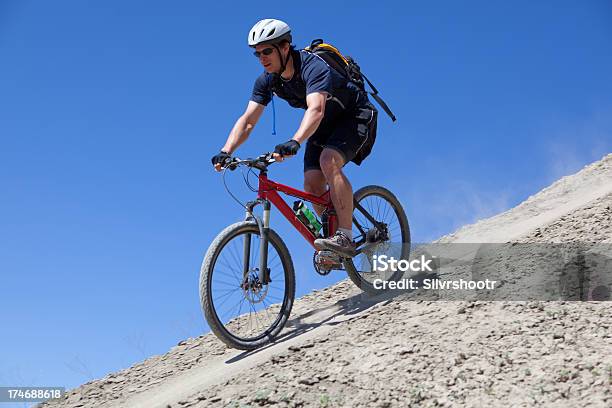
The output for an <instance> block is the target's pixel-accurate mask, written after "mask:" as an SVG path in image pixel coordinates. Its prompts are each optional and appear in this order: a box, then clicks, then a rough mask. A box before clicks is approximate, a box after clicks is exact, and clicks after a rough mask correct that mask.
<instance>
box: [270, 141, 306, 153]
mask: <svg viewBox="0 0 612 408" xmlns="http://www.w3.org/2000/svg"><path fill="white" fill-rule="evenodd" d="M298 150H300V144H299V143H298V142H297V141H295V140H293V139H291V140H289V141H287V142H285V143H281V144H279V145H276V147H275V148H274V153H278V154H280V155H281V156H295V155H296V154H297V152H298Z"/></svg>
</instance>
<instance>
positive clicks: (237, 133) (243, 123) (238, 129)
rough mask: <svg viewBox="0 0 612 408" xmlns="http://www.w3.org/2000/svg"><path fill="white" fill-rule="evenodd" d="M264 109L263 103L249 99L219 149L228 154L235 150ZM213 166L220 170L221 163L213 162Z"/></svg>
mask: <svg viewBox="0 0 612 408" xmlns="http://www.w3.org/2000/svg"><path fill="white" fill-rule="evenodd" d="M264 109H265V106H264V105H261V104H259V103H257V102H253V101H249V104H248V105H247V108H246V110H245V111H244V113H243V114H242V116H240V117H239V118H238V120H237V121H236V123H235V124H234V127H233V128H232V131H231V132H230V134H229V136H228V137H227V141H226V142H225V145H224V146H223V148H222V149H221V151H222V152H225V153H227V154H229V155H231V154H232V153H233V152H235V151H236V149H238V147H239V146H240V145H241V144H243V143H244V142H245V140H247V139H248V138H249V135H250V134H251V131H252V130H253V128H254V127H255V125H256V124H257V121H258V120H259V118H260V117H261V114H262V113H263V111H264ZM220 154H221V153H220ZM220 154H219V155H220ZM219 155H217V156H219ZM217 156H215V157H217ZM215 157H213V163H215ZM226 157H227V156H226ZM214 166H215V170H217V171H221V163H216V164H214Z"/></svg>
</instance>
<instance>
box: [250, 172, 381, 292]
mask: <svg viewBox="0 0 612 408" xmlns="http://www.w3.org/2000/svg"><path fill="white" fill-rule="evenodd" d="M279 192H281V193H284V194H287V195H289V196H292V197H296V198H299V199H302V200H304V201H308V202H310V203H312V204H315V205H319V206H321V207H323V208H324V210H323V216H322V217H321V218H322V221H323V222H322V223H323V228H324V229H323V231H324V235H326V237H327V236H332V235H334V234H335V232H336V229H337V228H338V225H337V224H338V220H337V218H338V217H337V215H336V211H335V210H334V205H333V203H332V200H331V196H330V191H329V190H328V191H326V192H325V193H324V194H322V195H320V196H317V195H314V194H310V193H307V192H305V191H301V190H297V189H295V188H293V187H289V186H286V185H284V184H281V183H277V182H275V181H272V180H270V179H268V174H267V171H266V170H264V169H260V173H259V188H258V191H257V200H255V201H251V202H249V203H248V204H247V218H248V217H252V218H254V219H255V220H257V223H258V224H259V228H260V234H261V245H260V264H259V273H258V275H259V279H260V282H262V283H263V284H267V283H269V282H270V281H269V278H270V276H269V272H270V271H269V268H268V267H267V266H268V231H269V230H270V203H272V204H273V205H274V206H275V207H276V208H277V209H278V210H279V211H280V212H281V214H283V216H284V217H285V218H286V219H287V221H289V222H290V223H291V225H293V227H294V228H295V229H297V230H298V232H299V233H300V234H302V236H303V237H304V238H305V239H306V241H308V243H309V244H310V245H311V246H312V247H313V248H314V249H315V250H316V249H317V248H316V247H315V245H314V241H315V239H317V237H316V236H315V235H314V234H313V233H312V231H310V230H309V229H308V228H307V227H306V226H305V225H304V224H302V222H301V221H300V220H299V219H298V218H297V216H296V215H295V213H294V212H293V209H292V208H291V207H289V205H287V203H286V202H285V200H284V199H283V198H282V197H281V196H280V194H279ZM257 204H263V220H262V221H263V222H260V221H259V220H258V219H257V217H255V216H254V215H253V208H254V207H255V206H256V205H257ZM353 204H354V207H355V209H357V210H359V211H361V212H362V213H363V214H364V215H365V217H366V218H367V219H368V220H369V221H370V222H371V223H372V224H373V225H375V226H376V227H377V228H378V227H379V223H378V222H377V221H376V220H375V219H374V218H373V217H372V216H371V215H370V214H369V213H368V212H367V211H365V210H364V209H363V207H362V206H361V205H359V203H357V202H356V201H355V202H354V203H353ZM353 221H354V222H355V224H356V227H357V229H358V230H359V231H360V232H361V233H362V235H363V239H362V240H361V241H359V242H357V244H358V245H361V244H363V243H365V241H366V238H365V235H366V234H365V231H364V230H363V228H362V227H361V226H360V225H359V223H357V222H356V220H355V217H353ZM262 224H263V225H262ZM367 246H368V245H365V246H364V248H366V247H367ZM364 248H362V249H359V250H358V251H357V253H360V252H361V251H362V250H363V249H364ZM250 251H251V237H250V235H249V236H247V238H246V239H245V242H244V266H243V276H244V277H245V279H246V276H247V274H248V271H249V268H250V265H249V262H250V261H249V259H250Z"/></svg>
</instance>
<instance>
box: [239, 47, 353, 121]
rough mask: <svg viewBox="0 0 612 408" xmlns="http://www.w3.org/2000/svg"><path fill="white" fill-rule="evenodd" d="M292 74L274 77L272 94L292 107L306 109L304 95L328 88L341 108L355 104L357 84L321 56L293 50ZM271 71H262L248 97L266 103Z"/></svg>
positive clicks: (331, 97) (269, 97)
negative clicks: (274, 82)
mask: <svg viewBox="0 0 612 408" xmlns="http://www.w3.org/2000/svg"><path fill="white" fill-rule="evenodd" d="M292 55H293V67H294V69H295V74H294V75H293V78H291V79H290V80H287V81H286V80H284V79H282V78H280V79H279V80H277V89H276V92H275V94H276V95H277V96H278V97H280V98H282V99H285V100H286V101H287V102H289V104H290V105H291V106H293V107H295V108H302V109H306V108H307V105H306V95H308V94H311V93H313V92H327V94H328V97H327V98H328V100H327V104H326V109H327V106H328V105H329V103H330V101H333V102H335V103H336V104H337V105H338V106H339V107H340V108H341V109H342V110H345V109H350V108H353V107H354V106H355V103H356V102H357V100H358V99H361V98H359V97H358V95H357V93H358V91H357V87H356V86H355V85H354V84H353V83H351V82H349V81H348V80H347V79H346V78H344V77H343V76H342V75H340V73H338V72H336V70H334V69H333V68H331V67H330V66H329V65H328V64H327V63H326V62H325V61H324V60H323V59H322V58H321V57H319V56H317V55H314V54H312V53H310V52H307V51H304V50H300V51H293V54H292ZM273 78H274V76H273V75H272V74H269V73H267V72H264V73H262V74H261V75H260V76H259V77H258V78H257V80H255V85H254V86H253V93H252V95H251V100H252V101H253V102H257V103H259V104H261V105H267V104H268V103H269V102H270V100H271V99H272V89H273V85H272V82H273Z"/></svg>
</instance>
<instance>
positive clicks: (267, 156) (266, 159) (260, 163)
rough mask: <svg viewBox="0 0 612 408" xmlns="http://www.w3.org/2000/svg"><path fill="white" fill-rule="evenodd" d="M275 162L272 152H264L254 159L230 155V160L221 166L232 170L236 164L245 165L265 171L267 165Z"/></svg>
mask: <svg viewBox="0 0 612 408" xmlns="http://www.w3.org/2000/svg"><path fill="white" fill-rule="evenodd" d="M275 162H276V160H275V159H274V158H273V153H264V154H262V155H260V156H258V157H256V158H255V159H241V158H239V157H232V158H231V159H230V161H229V162H228V163H227V164H226V165H225V166H223V168H224V169H229V170H234V169H236V167H238V166H247V167H253V168H256V169H258V170H262V171H265V170H267V169H268V166H269V165H271V164H272V163H275Z"/></svg>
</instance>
